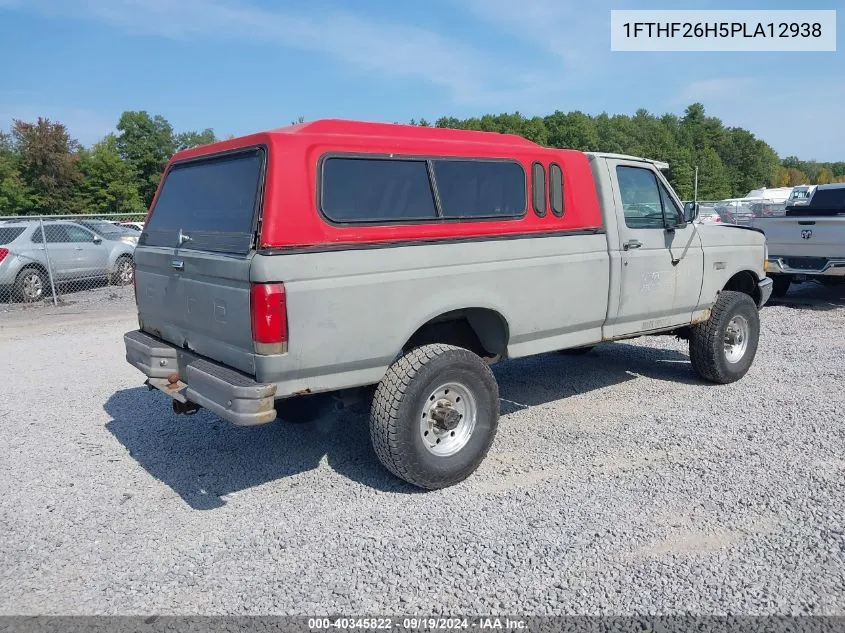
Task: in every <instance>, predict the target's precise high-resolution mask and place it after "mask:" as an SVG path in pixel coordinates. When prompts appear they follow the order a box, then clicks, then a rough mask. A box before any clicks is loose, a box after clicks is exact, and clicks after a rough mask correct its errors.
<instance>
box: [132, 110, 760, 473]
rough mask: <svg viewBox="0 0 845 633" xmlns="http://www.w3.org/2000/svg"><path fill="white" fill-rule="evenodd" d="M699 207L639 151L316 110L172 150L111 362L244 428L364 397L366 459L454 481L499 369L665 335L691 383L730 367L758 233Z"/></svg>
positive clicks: (755, 322) (748, 359) (749, 303)
mask: <svg viewBox="0 0 845 633" xmlns="http://www.w3.org/2000/svg"><path fill="white" fill-rule="evenodd" d="M696 213H697V208H696V206H695V205H694V204H688V205H686V206H683V205H682V204H681V203H680V201H679V198H678V196H677V195H676V194H675V192H674V191H673V190H672V187H671V186H670V185H669V183H668V182H667V180H666V178H665V177H664V176H663V174H662V173H661V171H660V169H658V168H657V167H656V163H655V162H654V161H649V160H645V159H642V158H637V157H632V156H623V155H616V154H600V153H583V152H580V151H574V150H560V149H551V148H546V147H542V146H540V145H537V144H535V143H532V142H531V141H528V140H526V139H524V138H521V137H518V136H514V135H508V134H496V133H486V132H476V131H465V130H449V129H436V128H423V127H416V126H404V125H388V124H378V123H365V122H356V121H341V120H321V121H314V122H310V123H303V124H298V125H294V126H291V127H287V128H282V129H279V130H273V131H269V132H264V133H259V134H253V135H249V136H245V137H241V138H237V139H231V140H226V141H221V142H218V143H214V144H211V145H206V146H203V147H201V148H193V149H189V150H185V151H181V152H179V153H177V154H176V155H175V156H174V157H173V158H172V159H171V161H170V162H169V164H168V166H167V168H166V171H165V173H164V176H163V178H162V180H161V184H160V185H159V188H158V191H157V192H156V195H155V198H154V200H153V203H152V205H151V208H150V212H149V214H148V217H147V220H146V222H145V224H144V229H143V231H142V233H141V235H140V239H139V242H138V246H137V248H136V250H135V264H136V275H135V283H136V287H135V292H136V302H137V310H138V326H139V327H138V329H137V330H133V331H131V332H128V333H126V334H125V336H124V341H125V348H126V359H127V361H128V362H129V363H131V364H132V365H133V366H134V367H136V368H137V369H139V370H140V371H141V372H142V373H143V374H144V375H145V376H146V377H147V380H146V384H147V386H148V387H149V388H150V389H151V390H155V389H157V390H159V391H161V392H163V393H165V394H167V395H168V396H169V397H170V398H172V404H173V408H174V410H175V411H176V412H177V413H193V412H196V411H197V410H198V409H199V408H205V409H207V410H209V411H210V412H212V413H213V414H216V415H217V416H219V417H221V418H223V419H225V420H227V421H229V422H231V423H233V424H236V425H256V424H264V423H268V422H272V421H274V420H276V419H277V417H278V418H279V419H282V420H289V421H302V420H305V419H307V418H308V413H309V412H313V411H314V410H316V409H318V408H319V407H318V406H317V402H319V400H320V398H326V397H334V398H336V399H337V400H338V401H340V402H348V401H349V399H350V398H351V397H352V396H354V395H356V394H368V398H369V400H370V401H371V407H370V411H371V413H370V420H369V429H370V437H371V441H372V445H373V447H374V451H375V454H376V456H377V457H378V459H379V460H380V461H381V463H382V464H383V465H384V466H385V467H386V468H387V469H388V470H389V471H390V472H392V473H393V474H394V475H396V476H398V477H400V478H402V479H404V480H405V481H407V482H410V483H411V484H413V485H415V486H418V487H420V488H424V489H435V488H442V487H445V486H450V485H453V484H456V483H458V482H460V481H462V480H464V479H465V478H466V477H468V476H470V475H471V473H473V472H474V471H475V469H476V468H477V467H478V465H479V464H480V463H481V461H482V460H483V459H484V457H485V455H486V454H487V452H488V451H489V449H490V447H491V444H492V442H493V439H494V437H495V434H496V429H497V425H498V422H499V412H500V410H499V403H500V399H499V388H498V385H497V383H496V379H495V377H494V374H493V372H492V371H491V367H490V366H491V365H492V364H494V363H498V362H505V361H507V360H508V359H514V358H520V357H526V356H530V355H534V354H542V353H548V352H556V351H564V352H568V353H572V354H581V353H584V352H586V351H588V350H589V349H590V348H591V347H592V346H595V345H597V344H600V343H603V342H608V341H616V340H621V339H630V338H634V337H638V336H642V335H655V334H667V335H674V336H678V337H681V338H683V339H686V340H688V341H689V346H690V360H691V365H692V369H693V370H694V371H695V372H697V373H698V375H700V376H701V377H702V378H703V379H704V380H706V381H709V382H711V383H717V384H725V383H730V382H733V381H736V380H739V379H741V378H742V377H743V376H744V375H745V373H746V372H747V371H748V369H749V367H750V366H751V364H752V362H753V359H754V357H755V354H756V351H757V345H758V336H759V332H760V321H759V312H758V310H759V308H760V307H761V306H762V305H763V304H764V303H765V302H766V301H767V300H768V298H769V295H770V293H771V283H772V282H771V280H770V279H768V278H767V277H766V273H765V268H764V264H765V261H766V245H765V237H764V236H763V234H762V233H761V232H759V231H757V230H753V229H750V228H748V227H732V226H698V225H696V224H695V223H694V222H693V220H694V219H695V216H696Z"/></svg>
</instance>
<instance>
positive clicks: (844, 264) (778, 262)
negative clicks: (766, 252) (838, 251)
mask: <svg viewBox="0 0 845 633" xmlns="http://www.w3.org/2000/svg"><path fill="white" fill-rule="evenodd" d="M786 259H787V258H785V257H769V260H768V267H767V269H766V272H767V273H768V274H770V275H807V276H808V277H845V259H839V258H837V259H828V260H826V263H825V265H824V266H822V267H821V268H817V269H806V268H793V267H791V266H789V265H788V264H787V263H786Z"/></svg>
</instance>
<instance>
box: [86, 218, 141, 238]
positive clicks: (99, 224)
mask: <svg viewBox="0 0 845 633" xmlns="http://www.w3.org/2000/svg"><path fill="white" fill-rule="evenodd" d="M74 222H76V223H77V224H80V225H82V226H84V227H85V228H86V229H89V230H91V231H93V232H94V233H96V234H97V235H99V236H100V237H102V238H103V239H104V240H110V241H116V240H121V241H123V242H126V243H127V244H137V243H138V233H137V231H135V230H134V229H131V228H129V227H126V226H121V225H120V224H117V223H116V222H110V221H108V220H74Z"/></svg>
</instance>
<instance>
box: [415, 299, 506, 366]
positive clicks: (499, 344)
mask: <svg viewBox="0 0 845 633" xmlns="http://www.w3.org/2000/svg"><path fill="white" fill-rule="evenodd" d="M431 343H445V344H447V345H456V346H458V347H463V348H465V349H468V350H470V351H472V352H474V353H476V354H478V355H479V356H481V357H482V358H485V359H487V360H488V361H491V362H493V361H497V360H499V359H500V358H501V357H502V356H503V355H504V353H505V349H506V348H507V344H508V326H507V322H506V321H505V319H504V317H503V316H502V315H501V314H499V313H498V312H496V311H495V310H490V309H488V308H463V309H461V310H452V311H450V312H447V313H445V314H441V315H439V316H437V317H435V318H433V319H431V320H429V321H428V322H427V323H425V324H423V325H422V326H420V327H419V328H418V329H417V331H416V332H414V333H413V334H412V335H411V337H410V338H409V339H408V341H407V342H406V343H405V345H403V346H402V351H403V352H407V351H409V350H411V349H413V348H415V347H419V346H420V345H429V344H431Z"/></svg>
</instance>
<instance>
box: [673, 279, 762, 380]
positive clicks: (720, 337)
mask: <svg viewBox="0 0 845 633" xmlns="http://www.w3.org/2000/svg"><path fill="white" fill-rule="evenodd" d="M759 338H760V314H759V312H758V311H757V306H756V304H755V303H754V300H753V299H752V298H751V297H749V296H748V295H747V294H744V293H742V292H734V291H730V290H725V291H722V292H721V293H720V294H719V298H718V300H717V301H716V305H715V306H713V309H712V311H711V312H710V318H709V319H708V320H707V321H705V322H704V323H699V324H697V325H694V326H692V328H691V333H690V341H689V347H690V360H691V361H692V366H693V369H695V371H696V373H697V374H698V375H699V376H701V377H702V378H704V379H705V380H708V381H710V382H714V383H717V384H720V385H725V384H728V383H732V382H736V381H737V380H739V379H740V378H742V377H743V376H744V375H745V374H746V372H748V369H749V368H750V367H751V363H752V362H754V357H755V356H756V354H757V344H758V341H759Z"/></svg>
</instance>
